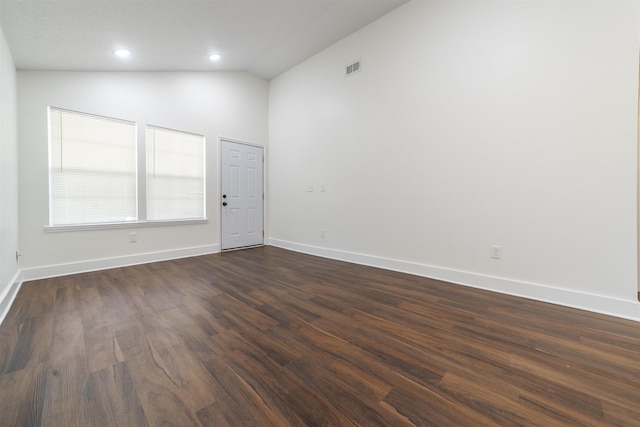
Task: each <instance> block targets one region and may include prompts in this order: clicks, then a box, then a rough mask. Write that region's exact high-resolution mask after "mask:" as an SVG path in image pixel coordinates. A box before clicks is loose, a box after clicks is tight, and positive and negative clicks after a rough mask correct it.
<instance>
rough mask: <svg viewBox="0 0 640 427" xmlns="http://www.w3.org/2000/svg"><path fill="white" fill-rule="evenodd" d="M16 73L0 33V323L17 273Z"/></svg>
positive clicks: (2, 35) (0, 30)
mask: <svg viewBox="0 0 640 427" xmlns="http://www.w3.org/2000/svg"><path fill="white" fill-rule="evenodd" d="M16 125H17V122H16V69H15V66H14V64H13V59H12V58H11V52H10V51H9V48H8V46H7V43H6V41H5V38H4V34H3V32H2V29H0V320H2V318H3V317H4V313H5V311H6V310H7V309H8V307H9V303H10V300H11V299H12V297H13V295H10V291H11V285H12V284H14V281H15V279H16V274H17V273H18V263H17V262H16V256H15V253H16V249H17V247H18V170H17V150H18V143H17V137H16Z"/></svg>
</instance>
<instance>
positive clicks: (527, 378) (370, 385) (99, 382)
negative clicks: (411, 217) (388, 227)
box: [0, 247, 640, 427]
mask: <svg viewBox="0 0 640 427" xmlns="http://www.w3.org/2000/svg"><path fill="white" fill-rule="evenodd" d="M639 354H640V323H638V322H632V321H628V320H624V319H616V318H613V317H608V316H603V315H599V314H594V313H588V312H585V311H581V310H574V309H570V308H566V307H559V306H555V305H553V304H548V303H541V302H536V301H531V300H526V299H522V298H517V297H513V296H508V295H500V294H496V293H492V292H488V291H482V290H478V289H473V288H468V287H464V286H459V285H454V284H449V283H445V282H441V281H437V280H431V279H426V278H421V277H416V276H410V275H406V274H402V273H398V272H393V271H385V270H379V269H375V268H372V267H366V266H359V265H353V264H349V263H344V262H338V261H334V260H329V259H323V258H317V257H313V256H310V255H305V254H300V253H295V252H291V251H286V250H283V249H278V248H272V247H264V248H255V249H250V250H245V251H236V252H232V253H221V254H214V255H206V256H200V257H194V258H187V259H180V260H174V261H167V262H161V263H153V264H146V265H138V266H131V267H123V268H117V269H112V270H105V271H96V272H91V273H85V274H80V275H72V276H65V277H57V278H52V279H45V280H38V281H33V282H27V283H24V284H23V286H22V288H21V290H20V292H19V293H18V295H17V297H16V300H15V303H14V304H13V306H12V307H11V310H10V311H9V313H8V315H7V317H6V319H5V321H4V323H3V324H2V325H0V414H2V415H1V417H0V424H2V425H30V426H40V425H56V426H62V425H64V426H67V425H78V426H80V425H82V426H85V425H86V426H89V425H122V426H125V425H126V426H146V425H150V426H154V425H176V426H181V427H182V426H186V427H188V426H210V425H215V426H239V425H242V426H245V425H246V426H252V425H255V426H287V425H292V426H309V425H331V426H354V425H366V426H375V425H380V426H391V425H393V426H417V425H438V426H449V425H450V426H461V425H473V426H485V425H486V426H496V425H499V426H509V425H514V426H515V425H527V426H529V425H531V426H536V425H539V426H549V425H554V426H555V425H585V426H608V425H616V426H632V425H638V420H639V419H640V357H638V355H639Z"/></svg>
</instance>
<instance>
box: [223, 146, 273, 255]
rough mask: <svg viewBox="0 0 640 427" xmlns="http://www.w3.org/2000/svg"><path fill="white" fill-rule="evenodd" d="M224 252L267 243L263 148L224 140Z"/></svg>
mask: <svg viewBox="0 0 640 427" xmlns="http://www.w3.org/2000/svg"><path fill="white" fill-rule="evenodd" d="M220 158H221V160H222V165H221V168H220V170H221V179H220V185H221V193H220V197H221V200H220V207H221V213H220V216H221V222H222V237H221V240H222V241H221V246H222V250H225V249H235V248H242V247H245V246H256V245H262V244H264V233H263V230H264V227H263V200H264V198H263V187H262V162H263V157H262V147H255V146H253V145H246V144H240V143H237V142H231V141H225V140H222V141H221V156H220Z"/></svg>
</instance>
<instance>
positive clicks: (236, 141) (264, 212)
mask: <svg viewBox="0 0 640 427" xmlns="http://www.w3.org/2000/svg"><path fill="white" fill-rule="evenodd" d="M223 141H226V142H232V143H234V144H242V145H248V146H250V147H257V148H261V149H262V233H263V236H262V245H255V246H243V247H241V248H231V249H222V142H223ZM266 190H267V146H266V145H264V144H258V143H254V142H247V141H243V140H240V139H235V138H227V137H225V136H219V137H218V194H217V202H216V204H217V206H218V209H217V212H218V236H219V238H218V245H219V246H220V252H230V251H237V250H241V249H247V248H255V247H260V246H266V244H267V191H266Z"/></svg>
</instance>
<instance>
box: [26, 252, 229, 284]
mask: <svg viewBox="0 0 640 427" xmlns="http://www.w3.org/2000/svg"><path fill="white" fill-rule="evenodd" d="M217 252H220V245H217V244H216V245H206V246H197V247H192V248H183V249H174V250H170V251H160V252H149V253H144V254H136V255H126V256H121V257H114V258H103V259H95V260H89V261H78V262H73V263H69V264H58V265H47V266H44V267H33V268H25V269H23V270H22V280H23V281H27V280H37V279H45V278H49V277H57V276H66V275H69V274H77V273H87V272H89V271H97V270H106V269H109V268H118V267H126V266H129V265H137V264H147V263H150V262H158V261H168V260H172V259H179V258H188V257H192V256H199V255H208V254H213V253H217Z"/></svg>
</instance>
